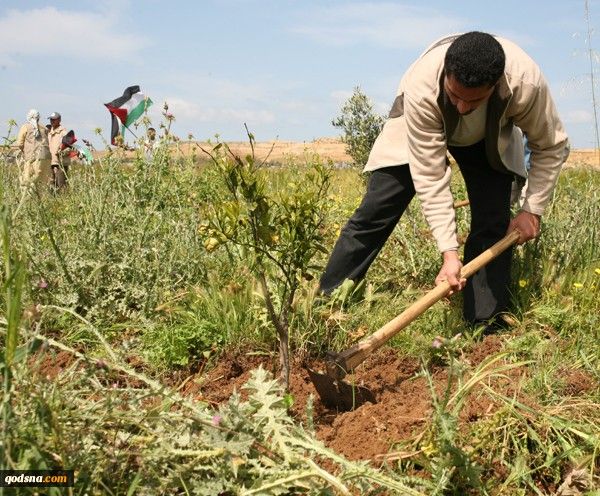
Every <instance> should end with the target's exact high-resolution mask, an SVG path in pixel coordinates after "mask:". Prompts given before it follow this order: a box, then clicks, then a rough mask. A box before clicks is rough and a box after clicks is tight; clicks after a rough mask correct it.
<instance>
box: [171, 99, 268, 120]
mask: <svg viewBox="0 0 600 496" xmlns="http://www.w3.org/2000/svg"><path fill="white" fill-rule="evenodd" d="M165 100H166V102H167V103H168V104H169V112H172V113H173V115H174V116H175V118H176V119H177V120H178V121H182V122H189V121H195V122H214V123H226V122H238V123H239V124H240V126H242V125H243V123H244V122H249V123H250V122H252V123H253V124H268V123H272V122H274V121H275V114H274V113H273V112H271V111H270V110H255V109H252V108H233V107H228V106H224V107H214V106H203V105H201V104H199V103H196V102H193V101H190V100H186V99H183V98H179V97H167V98H165Z"/></svg>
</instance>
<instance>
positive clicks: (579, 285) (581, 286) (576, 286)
mask: <svg viewBox="0 0 600 496" xmlns="http://www.w3.org/2000/svg"><path fill="white" fill-rule="evenodd" d="M573 287H574V288H577V289H579V288H583V284H581V283H580V282H574V283H573Z"/></svg>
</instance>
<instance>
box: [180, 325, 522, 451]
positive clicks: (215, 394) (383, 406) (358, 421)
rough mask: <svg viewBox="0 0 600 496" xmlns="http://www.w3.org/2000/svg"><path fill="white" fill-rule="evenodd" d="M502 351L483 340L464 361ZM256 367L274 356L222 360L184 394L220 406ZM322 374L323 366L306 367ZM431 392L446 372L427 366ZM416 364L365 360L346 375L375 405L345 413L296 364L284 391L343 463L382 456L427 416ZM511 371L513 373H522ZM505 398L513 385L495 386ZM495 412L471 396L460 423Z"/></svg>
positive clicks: (394, 356)
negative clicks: (326, 401) (310, 413)
mask: <svg viewBox="0 0 600 496" xmlns="http://www.w3.org/2000/svg"><path fill="white" fill-rule="evenodd" d="M501 349H502V340H501V338H500V337H498V336H487V337H486V338H485V339H484V340H483V341H481V342H480V343H478V344H477V345H475V346H474V347H473V349H472V350H471V351H470V352H469V354H468V356H467V357H466V358H467V360H468V361H469V362H470V363H471V364H472V365H473V366H476V365H478V364H480V363H481V362H482V361H483V360H484V359H485V358H486V357H488V356H490V355H493V354H496V353H498V352H499V351H500V350H501ZM260 365H262V366H263V367H264V368H266V369H267V370H270V371H272V372H274V373H275V372H276V369H277V361H276V359H275V358H274V357H265V356H261V357H258V356H253V355H247V354H243V353H239V354H237V355H225V356H224V357H222V359H221V360H219V362H218V364H217V365H216V366H215V368H214V369H212V370H210V371H209V372H208V373H206V374H204V375H203V376H202V378H199V380H198V381H197V382H195V383H194V386H188V387H187V389H186V392H187V393H188V394H193V395H194V396H195V397H196V398H197V399H199V400H203V401H208V402H211V403H221V402H223V401H226V400H227V398H229V396H230V395H231V393H232V392H233V390H234V389H237V390H238V391H239V389H240V387H241V386H242V385H243V384H244V383H245V382H246V380H247V379H248V377H249V375H250V370H252V369H253V368H256V367H258V366H260ZM308 365H310V366H311V367H312V368H314V369H321V370H323V369H324V367H323V364H322V363H318V362H313V363H310V364H308ZM430 371H431V372H432V377H433V387H434V389H435V390H436V393H437V394H441V393H442V391H443V390H444V388H445V387H446V385H447V381H448V376H447V370H446V369H445V368H444V367H437V368H436V367H433V368H432V367H430ZM420 372H421V363H420V362H419V360H417V359H415V358H407V357H404V356H401V355H399V354H398V353H397V352H396V351H395V350H393V349H389V348H386V349H383V350H381V351H379V352H377V353H375V354H373V355H372V356H371V357H369V358H368V359H367V360H366V361H365V362H364V363H363V364H362V365H361V366H360V367H359V368H358V369H357V370H356V371H355V373H354V374H352V375H351V376H348V377H346V380H347V381H348V382H350V383H354V384H359V385H361V386H365V387H367V388H368V389H369V390H371V391H372V392H373V393H374V395H375V398H376V400H377V402H376V403H365V404H364V405H362V406H360V407H359V408H357V409H356V410H353V411H350V412H338V411H336V410H332V409H329V408H327V407H325V406H324V405H323V404H322V403H321V401H320V399H319V397H318V395H317V393H316V391H315V389H314V386H313V385H312V383H311V381H310V378H309V376H308V372H307V370H306V364H301V363H296V364H295V365H294V367H293V368H292V377H291V380H290V391H291V393H292V395H293V396H294V399H295V403H294V406H293V408H292V413H293V414H294V415H295V416H296V417H297V418H298V419H300V420H303V419H304V418H305V411H304V410H305V405H306V401H307V399H308V397H309V395H311V394H312V395H313V396H314V399H315V401H314V423H315V428H316V431H317V437H318V438H319V439H321V440H322V441H324V442H325V443H326V444H327V445H328V446H329V447H330V448H332V449H334V450H335V451H336V452H338V453H341V454H343V455H344V456H346V457H348V458H349V459H353V460H365V459H371V460H372V459H374V458H376V457H377V456H378V455H379V456H382V455H385V454H387V453H388V452H389V451H390V449H391V448H393V447H394V445H395V444H397V443H399V442H402V441H406V440H410V439H412V438H414V437H415V436H416V435H417V434H418V433H419V432H421V431H422V430H423V428H424V427H425V425H426V423H427V421H428V420H429V419H430V417H431V408H432V404H431V398H432V392H431V388H430V385H429V384H428V381H427V380H426V378H425V377H424V376H422V375H421V374H420ZM522 373H523V371H515V372H513V374H516V375H518V374H522ZM501 386H503V387H504V388H505V392H506V393H512V392H514V381H510V380H506V381H504V384H503V385H501ZM494 410H495V405H493V404H492V402H491V401H490V400H489V399H486V398H482V397H477V396H476V395H473V396H472V397H471V398H469V401H468V402H467V404H466V406H465V407H464V409H463V412H462V414H461V419H462V420H463V421H465V422H472V421H475V420H477V419H479V418H481V417H484V416H486V415H490V414H491V413H492V412H493V411H494Z"/></svg>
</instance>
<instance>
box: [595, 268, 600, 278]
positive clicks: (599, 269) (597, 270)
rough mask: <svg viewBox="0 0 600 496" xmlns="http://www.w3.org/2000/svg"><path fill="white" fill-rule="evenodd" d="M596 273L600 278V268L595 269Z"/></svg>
mask: <svg viewBox="0 0 600 496" xmlns="http://www.w3.org/2000/svg"><path fill="white" fill-rule="evenodd" d="M594 272H595V273H596V274H598V275H599V276H600V267H598V268H597V269H595V270H594Z"/></svg>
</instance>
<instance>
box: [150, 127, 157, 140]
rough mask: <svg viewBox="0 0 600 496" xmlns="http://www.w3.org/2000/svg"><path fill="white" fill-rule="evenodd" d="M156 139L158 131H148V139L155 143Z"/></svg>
mask: <svg viewBox="0 0 600 496" xmlns="http://www.w3.org/2000/svg"><path fill="white" fill-rule="evenodd" d="M155 138H156V131H155V130H154V129H148V139H149V140H150V141H154V139H155Z"/></svg>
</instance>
